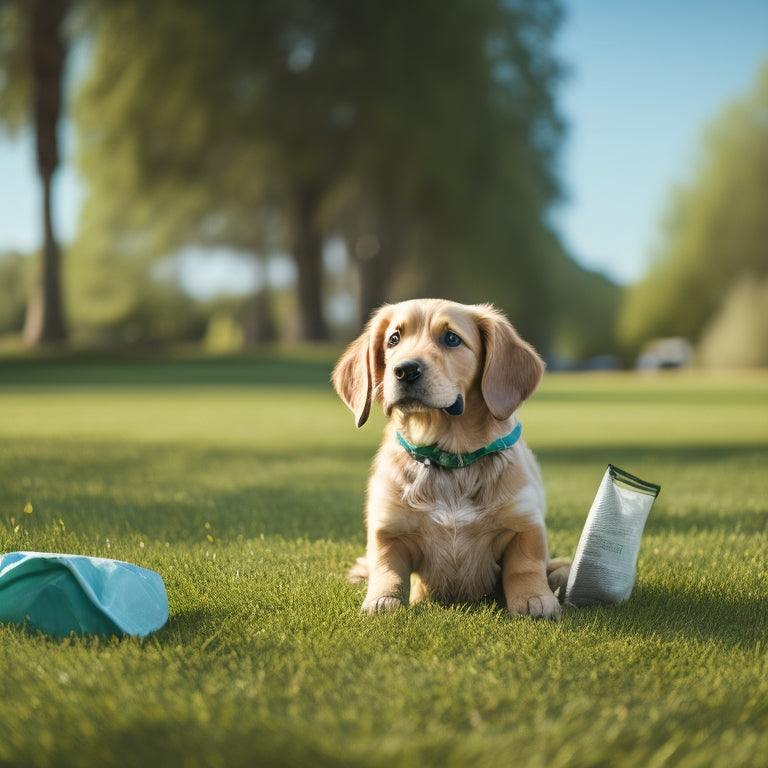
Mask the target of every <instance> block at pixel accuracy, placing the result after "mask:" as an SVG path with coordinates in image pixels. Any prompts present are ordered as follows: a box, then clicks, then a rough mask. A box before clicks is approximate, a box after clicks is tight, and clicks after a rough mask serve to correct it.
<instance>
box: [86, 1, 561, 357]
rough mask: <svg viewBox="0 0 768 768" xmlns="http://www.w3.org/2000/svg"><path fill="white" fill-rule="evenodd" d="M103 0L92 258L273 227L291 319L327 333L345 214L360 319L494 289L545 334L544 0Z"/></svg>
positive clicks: (254, 246) (548, 246) (89, 206)
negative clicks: (327, 278) (335, 251)
mask: <svg viewBox="0 0 768 768" xmlns="http://www.w3.org/2000/svg"><path fill="white" fill-rule="evenodd" d="M93 7H94V13H93V15H92V17H91V19H92V22H93V24H92V29H93V30H94V41H95V42H94V52H93V66H92V69H91V73H90V76H89V78H88V80H87V82H86V83H85V84H84V86H83V88H82V90H81V92H80V94H79V97H78V100H77V106H76V118H77V124H78V127H79V144H80V147H81V165H82V168H83V171H84V175H85V176H86V178H87V179H88V184H89V195H88V198H87V200H86V204H85V210H84V215H83V219H82V228H81V237H80V238H79V240H78V243H77V245H76V248H75V249H74V250H75V252H76V256H75V258H76V259H79V260H81V261H83V260H85V261H88V263H89V264H90V267H89V269H88V270H87V271H88V272H89V274H91V275H97V274H99V272H100V270H99V269H98V264H99V263H101V264H108V265H109V266H106V267H105V268H106V271H107V272H109V273H111V272H112V271H113V270H115V271H118V272H119V271H120V270H123V271H126V272H130V271H132V270H136V269H138V270H144V269H146V268H147V265H148V264H150V263H151V262H152V260H154V259H156V258H158V257H160V256H162V255H166V254H168V253H169V252H171V251H173V250H174V249H178V248H181V247H183V246H185V245H190V244H202V245H226V246H233V247H237V248H240V249H246V250H250V251H253V252H254V253H262V254H263V253H267V252H269V251H270V250H279V249H283V250H286V251H288V252H290V253H292V255H293V257H294V260H295V263H296V266H297V273H298V289H297V305H298V308H299V309H300V310H301V316H302V319H301V324H300V330H301V335H302V336H303V337H305V338H322V337H324V336H325V335H327V327H326V324H325V319H324V316H323V311H322V306H323V301H324V299H325V298H326V297H325V295H324V288H323V279H324V278H323V266H322V250H323V244H324V242H326V241H327V240H328V239H329V238H330V237H332V236H339V237H341V238H342V239H343V240H344V242H345V243H346V244H347V250H348V252H349V254H350V257H351V259H352V263H353V264H354V265H355V268H356V270H357V272H358V274H359V280H358V284H359V294H360V314H361V316H362V317H361V319H364V317H365V315H366V314H367V312H368V311H370V309H372V307H373V306H375V305H376V304H378V303H380V302H382V301H384V300H390V299H396V298H401V297H405V296H408V295H414V294H415V293H431V294H438V293H439V294H444V295H452V296H455V297H457V298H460V299H465V300H475V299H478V300H480V299H482V300H488V299H492V300H496V301H497V302H498V303H500V304H501V305H502V306H505V307H506V308H507V309H508V311H509V312H510V314H511V315H512V316H513V317H514V318H515V319H516V320H517V321H518V323H519V324H520V325H521V326H522V328H523V329H524V330H527V331H528V333H529V334H532V335H533V336H534V337H538V339H537V340H539V341H540V343H542V344H546V343H549V342H550V341H551V337H552V333H553V328H552V327H551V325H552V323H551V322H550V320H548V319H546V318H550V317H551V316H554V314H550V315H547V314H546V313H545V312H542V309H543V308H546V307H547V306H550V307H553V306H554V305H555V304H556V302H555V299H554V288H553V282H554V274H555V273H561V274H562V273H565V272H568V270H569V269H571V268H572V266H573V265H572V262H570V260H569V259H568V257H567V256H566V255H565V254H564V253H563V251H562V248H561V247H560V244H559V242H558V241H557V238H556V237H555V236H554V234H553V233H552V232H551V231H550V230H549V228H548V226H547V225H546V223H545V222H546V213H547V210H548V208H549V206H550V205H551V204H552V203H553V202H554V201H556V200H557V199H558V195H559V189H558V183H557V178H556V173H555V170H554V159H555V155H556V152H557V149H558V147H559V143H560V139H561V135H562V125H561V121H560V119H559V117H558V115H557V113H556V109H555V97H554V90H555V87H556V85H557V83H558V82H559V78H560V75H561V69H560V66H559V64H558V63H557V62H556V60H555V59H554V57H553V55H552V52H551V39H552V36H553V34H554V32H555V30H556V28H557V25H558V22H559V17H560V11H559V7H558V5H557V3H556V2H555V1H554V0H536V1H535V2H534V1H533V0H532V1H530V2H517V3H510V2H503V1H502V0H473V2H469V0H461V2H456V3H440V2H437V0H435V1H434V2H431V1H429V0H428V1H427V2H423V3H416V4H414V3H407V2H404V1H399V0H396V1H395V2H391V3H386V4H372V3H359V2H354V1H353V0H324V1H323V2H308V1H307V0H281V1H280V2H277V1H276V2H261V3H251V2H241V1H240V0H220V2H217V3H211V2H205V1H204V0H187V1H186V2H181V1H180V0H168V1H167V2H164V3H154V2H148V1H142V0H139V1H138V2H121V0H113V2H111V3H107V4H98V3H97V4H95V5H94V6H93ZM80 272H81V273H82V272H83V270H82V269H81V270H80ZM101 272H102V273H103V272H104V268H102V270H101Z"/></svg>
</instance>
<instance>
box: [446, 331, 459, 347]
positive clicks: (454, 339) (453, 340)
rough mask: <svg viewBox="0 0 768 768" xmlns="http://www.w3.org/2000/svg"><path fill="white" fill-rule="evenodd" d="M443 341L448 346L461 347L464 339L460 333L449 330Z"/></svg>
mask: <svg viewBox="0 0 768 768" xmlns="http://www.w3.org/2000/svg"><path fill="white" fill-rule="evenodd" d="M443 343H444V344H445V346H446V347H460V346H461V344H462V341H461V337H460V336H459V335H458V334H456V333H454V332H453V331H448V333H446V334H445V336H443Z"/></svg>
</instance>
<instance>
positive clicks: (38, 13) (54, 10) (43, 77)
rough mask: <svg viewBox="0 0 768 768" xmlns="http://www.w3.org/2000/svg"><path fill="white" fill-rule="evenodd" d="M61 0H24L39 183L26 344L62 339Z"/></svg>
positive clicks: (64, 3) (64, 5) (64, 9)
mask: <svg viewBox="0 0 768 768" xmlns="http://www.w3.org/2000/svg"><path fill="white" fill-rule="evenodd" d="M66 12H67V1H66V0H30V14H31V18H30V22H31V23H30V30H31V31H30V34H31V40H30V51H31V59H32V60H31V66H32V81H33V85H32V87H33V100H34V105H33V106H34V126H35V137H36V140H37V170H38V174H39V175H40V181H41V184H42V188H43V206H42V214H43V215H42V221H43V252H42V264H41V270H40V277H39V280H38V281H37V282H36V284H35V287H34V289H33V294H32V296H31V297H30V301H29V304H28V306H27V318H26V323H25V326H24V339H25V341H26V342H27V343H28V344H30V345H38V344H44V343H48V342H62V341H65V340H66V338H67V327H66V323H65V321H64V307H63V303H62V290H61V269H60V261H61V255H60V252H59V246H58V244H57V242H56V237H55V235H54V231H53V220H52V206H51V194H52V182H53V174H54V172H55V171H56V167H57V166H58V164H59V148H58V139H57V136H56V128H57V125H58V121H59V114H60V111H61V79H62V73H63V70H64V57H65V53H66V51H65V47H64V42H63V40H62V25H63V22H64V16H65V15H66Z"/></svg>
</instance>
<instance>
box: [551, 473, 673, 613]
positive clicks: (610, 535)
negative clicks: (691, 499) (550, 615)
mask: <svg viewBox="0 0 768 768" xmlns="http://www.w3.org/2000/svg"><path fill="white" fill-rule="evenodd" d="M660 491H661V486H659V485H656V484H654V483H648V482H646V481H645V480H641V479H640V478H638V477H635V476H634V475H630V474H629V473H628V472H625V471H624V470H622V469H619V468H618V467H615V466H613V465H612V464H609V465H608V469H606V471H605V474H604V475H603V480H602V482H601V483H600V487H599V489H598V491H597V495H596V496H595V500H594V501H593V502H592V507H591V509H590V510H589V515H588V516H587V521H586V523H585V524H584V530H583V531H582V533H581V538H580V539H579V545H578V547H577V548H576V554H575V555H574V558H573V564H572V566H571V572H570V574H569V576H568V583H567V584H566V587H565V599H564V602H565V604H566V605H575V606H584V605H595V604H599V603H618V602H621V601H622V600H626V599H627V598H628V597H629V596H630V594H631V592H632V587H633V586H634V583H635V573H636V568H637V556H638V554H639V552H640V541H641V539H642V536H643V528H644V527H645V522H646V520H647V519H648V514H649V512H650V511H651V507H652V506H653V502H654V501H655V500H656V497H657V496H658V495H659V492H660Z"/></svg>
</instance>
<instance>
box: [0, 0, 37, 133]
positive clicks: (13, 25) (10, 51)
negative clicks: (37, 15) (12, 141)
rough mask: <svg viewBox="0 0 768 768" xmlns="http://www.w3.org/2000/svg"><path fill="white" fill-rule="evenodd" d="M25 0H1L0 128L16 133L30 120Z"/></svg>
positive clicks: (30, 79) (28, 57)
mask: <svg viewBox="0 0 768 768" xmlns="http://www.w3.org/2000/svg"><path fill="white" fill-rule="evenodd" d="M24 5H25V4H24V3H23V2H22V0H5V2H3V3H0V127H1V128H4V129H5V130H6V132H7V133H9V134H11V135H13V134H15V133H16V132H17V131H18V130H20V129H21V128H22V127H23V126H25V125H27V124H28V123H29V120H30V107H29V105H30V102H31V98H32V72H31V69H30V66H29V61H30V58H31V57H30V51H29V31H28V24H29V16H28V14H27V13H25V12H24Z"/></svg>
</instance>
